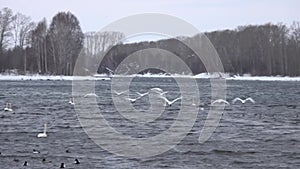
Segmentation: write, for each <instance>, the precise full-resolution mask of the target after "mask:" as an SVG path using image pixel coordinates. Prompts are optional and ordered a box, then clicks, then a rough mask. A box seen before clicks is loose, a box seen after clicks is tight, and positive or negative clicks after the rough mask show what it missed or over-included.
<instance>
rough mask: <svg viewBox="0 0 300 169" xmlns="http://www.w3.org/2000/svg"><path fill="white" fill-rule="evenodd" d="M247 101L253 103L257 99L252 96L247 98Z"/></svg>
mask: <svg viewBox="0 0 300 169" xmlns="http://www.w3.org/2000/svg"><path fill="white" fill-rule="evenodd" d="M245 101H250V102H252V103H255V101H254V100H253V99H252V98H251V97H249V98H247V99H246V100H245Z"/></svg>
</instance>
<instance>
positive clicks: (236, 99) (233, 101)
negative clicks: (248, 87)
mask: <svg viewBox="0 0 300 169" xmlns="http://www.w3.org/2000/svg"><path fill="white" fill-rule="evenodd" d="M237 101H240V102H242V103H243V102H244V100H242V99H241V98H239V97H237V98H235V99H233V100H232V103H233V104H234V103H235V102H237Z"/></svg>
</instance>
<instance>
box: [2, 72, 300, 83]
mask: <svg viewBox="0 0 300 169" xmlns="http://www.w3.org/2000/svg"><path fill="white" fill-rule="evenodd" d="M220 76H221V77H222V78H225V79H226V80H252V81H300V77H282V76H251V75H243V76H236V75H235V76H229V74H222V75H220V74H219V73H213V74H208V73H201V74H198V75H194V76H193V75H180V74H174V75H170V74H150V73H147V74H144V75H141V74H138V75H113V76H112V77H147V78H151V77H155V78H168V77H177V78H195V79H209V78H220ZM1 80H2V81H4V80H9V81H18V80H110V77H108V76H107V75H104V74H97V75H95V76H53V75H1V74H0V81H1Z"/></svg>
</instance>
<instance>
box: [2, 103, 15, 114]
mask: <svg viewBox="0 0 300 169" xmlns="http://www.w3.org/2000/svg"><path fill="white" fill-rule="evenodd" d="M4 111H10V112H11V111H13V110H12V108H11V103H6V106H5V108H4Z"/></svg>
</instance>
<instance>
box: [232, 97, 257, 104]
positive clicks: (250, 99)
mask: <svg viewBox="0 0 300 169" xmlns="http://www.w3.org/2000/svg"><path fill="white" fill-rule="evenodd" d="M237 101H240V102H241V103H243V104H245V103H246V102H247V101H250V102H252V103H255V101H254V100H253V99H252V98H251V97H248V98H247V99H245V100H243V99H241V98H239V97H237V98H235V99H233V100H232V104H234V103H235V102H237Z"/></svg>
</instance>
